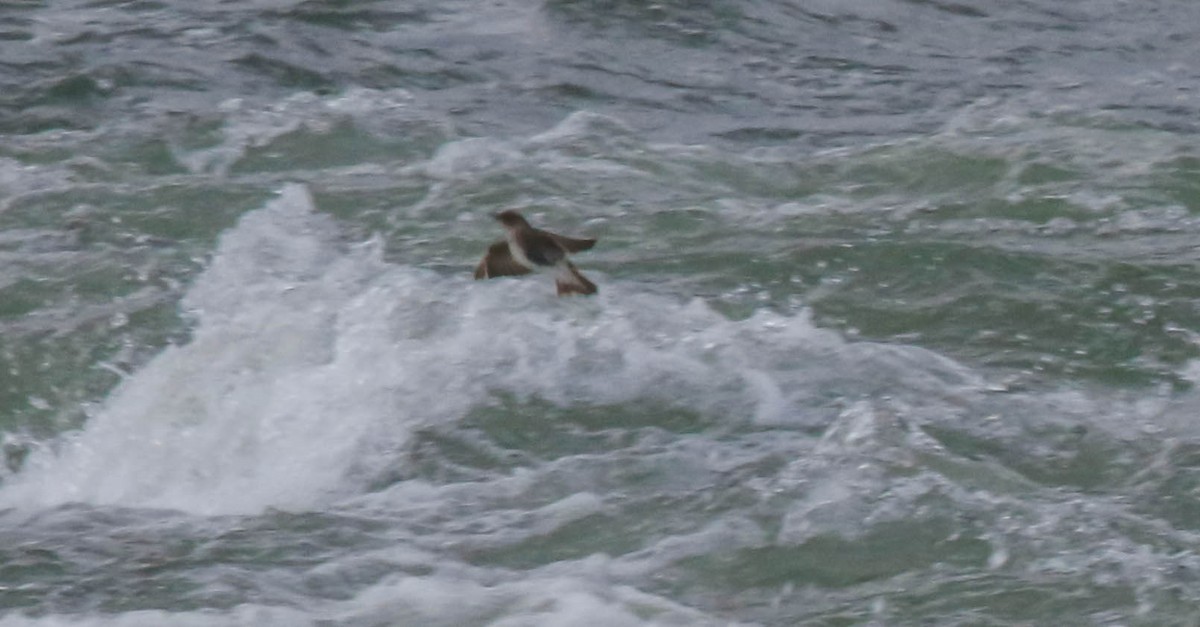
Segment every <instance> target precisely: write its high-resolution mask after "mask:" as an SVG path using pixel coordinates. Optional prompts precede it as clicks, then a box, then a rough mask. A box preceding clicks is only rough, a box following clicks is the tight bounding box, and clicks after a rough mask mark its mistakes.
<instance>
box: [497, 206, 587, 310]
mask: <svg viewBox="0 0 1200 627" xmlns="http://www.w3.org/2000/svg"><path fill="white" fill-rule="evenodd" d="M493 217H494V218H496V220H497V221H499V222H500V223H501V224H503V225H504V230H505V236H504V239H502V240H499V241H497V242H496V243H494V244H492V245H491V246H489V247H488V250H487V253H486V254H484V256H483V259H481V260H480V261H479V265H478V266H476V267H475V278H476V279H491V278H495V277H500V276H519V275H522V274H529V273H530V272H533V271H534V270H539V269H551V268H553V269H555V270H557V273H556V275H555V277H554V282H555V285H556V286H557V288H558V295H559V296H568V295H571V294H584V295H587V294H595V293H596V284H595V283H592V282H591V281H589V280H588V279H587V277H585V276H583V275H582V274H581V273H580V272H579V269H578V268H576V267H575V264H573V263H571V260H570V259H568V258H567V253H577V252H580V251H584V250H587V249H589V248H591V247H592V246H595V245H596V240H595V239H581V238H574V237H564V236H562V235H559V234H557V233H551V232H549V231H543V230H541V229H536V228H534V227H532V226H530V224H529V222H527V221H526V220H525V218H524V217H523V216H522V215H521V214H519V213H517V212H516V211H513V210H511V209H509V210H507V211H501V212H500V213H497V214H495V215H494V216H493Z"/></svg>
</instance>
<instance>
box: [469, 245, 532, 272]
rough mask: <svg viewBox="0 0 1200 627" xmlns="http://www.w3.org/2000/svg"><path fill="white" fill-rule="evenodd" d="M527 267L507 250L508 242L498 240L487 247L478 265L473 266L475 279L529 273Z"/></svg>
mask: <svg viewBox="0 0 1200 627" xmlns="http://www.w3.org/2000/svg"><path fill="white" fill-rule="evenodd" d="M529 272H530V270H529V268H526V267H525V266H523V265H521V264H519V263H517V260H516V259H513V256H512V253H511V252H509V250H508V242H507V241H505V240H500V241H498V242H496V243H495V244H492V245H491V246H489V247H488V250H487V253H486V254H485V255H484V256H483V259H480V260H479V265H478V266H475V278H476V279H491V278H495V277H498V276H519V275H522V274H529Z"/></svg>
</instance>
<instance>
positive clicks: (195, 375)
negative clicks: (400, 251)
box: [0, 186, 977, 513]
mask: <svg viewBox="0 0 1200 627" xmlns="http://www.w3.org/2000/svg"><path fill="white" fill-rule="evenodd" d="M336 234H337V231H336V225H335V224H333V223H332V221H331V220H329V219H328V218H327V217H325V216H322V215H320V214H317V213H314V211H313V206H312V200H311V198H310V197H309V195H308V192H307V190H306V189H305V188H303V187H301V186H291V187H288V188H286V189H285V190H284V191H283V192H282V193H281V195H280V196H279V198H277V199H275V200H274V201H272V202H271V203H269V204H268V206H266V207H265V208H263V209H262V210H259V211H256V212H252V213H250V214H247V215H246V216H244V217H243V219H242V220H241V221H240V223H239V224H238V225H237V226H236V227H235V228H234V229H232V230H231V231H229V232H227V233H226V234H225V235H224V236H223V237H222V238H221V241H220V243H219V246H218V248H217V250H216V253H215V255H214V258H213V261H212V263H211V265H210V266H209V268H207V269H206V270H205V272H204V273H203V274H202V275H201V276H200V277H199V278H198V279H197V281H196V282H195V284H194V285H193V286H192V288H191V289H190V291H189V293H188V294H187V296H186V297H185V299H184V307H185V308H186V310H187V311H188V312H189V313H190V314H191V315H193V316H194V318H195V321H196V322H195V329H194V333H193V337H192V339H191V341H190V342H189V343H187V344H186V345H182V346H175V347H170V348H168V349H166V350H164V351H163V352H162V353H161V354H160V355H158V356H157V357H155V358H154V359H153V360H151V361H150V362H149V363H148V364H147V365H146V366H145V367H144V368H143V369H142V370H140V371H139V372H137V373H135V374H133V375H132V376H130V377H129V378H128V379H127V380H126V381H125V382H124V383H123V384H122V385H121V386H120V387H119V388H118V389H117V390H115V391H114V392H113V393H112V395H111V396H110V398H109V399H108V400H107V402H106V403H105V404H104V406H103V408H102V409H101V410H100V411H99V412H98V413H97V414H96V415H94V416H93V417H92V419H91V420H90V421H89V422H88V424H87V425H86V426H85V427H84V428H83V430H82V431H80V432H78V433H75V434H73V435H71V436H69V437H66V438H64V439H63V440H62V441H60V442H58V443H57V444H56V445H55V446H50V447H46V448H44V449H42V450H38V451H35V452H34V453H33V454H31V456H30V458H29V459H28V460H27V463H26V465H25V467H24V469H23V470H22V472H20V473H19V474H18V475H16V476H15V477H14V478H13V479H12V480H11V481H10V482H9V484H8V485H6V486H5V487H4V488H3V491H2V492H0V503H4V504H12V505H24V506H38V505H51V504H57V503H65V502H73V501H81V502H87V503H97V504H108V503H111V504H121V505H131V506H149V507H167V508H176V509H181V510H186V511H194V512H199V513H253V512H257V511H261V510H263V509H264V508H268V507H276V508H287V509H306V508H312V507H318V506H320V505H322V504H324V503H327V502H329V501H330V500H331V499H338V498H344V497H346V496H348V495H352V494H356V493H359V492H361V490H362V489H364V486H366V485H367V484H369V483H370V481H371V480H372V478H374V477H377V476H379V475H380V474H381V473H386V471H387V469H388V468H389V467H394V466H395V465H396V464H397V463H398V462H397V458H398V457H400V456H402V455H403V454H404V448H403V447H404V445H405V443H406V442H407V441H408V439H409V438H410V437H411V435H412V434H413V433H414V431H415V430H417V429H421V428H423V427H426V426H429V425H443V424H452V423H453V422H455V421H457V420H459V419H461V418H462V417H463V416H465V415H466V414H467V413H468V412H470V411H471V410H472V409H473V408H475V407H480V406H484V405H487V404H490V403H493V402H494V399H495V397H496V395H497V394H498V393H499V394H505V395H510V396H514V397H516V398H518V399H529V398H539V399H542V400H545V401H549V402H552V403H555V404H558V405H561V406H577V405H578V406H588V405H604V404H617V403H626V402H631V401H639V402H640V401H651V402H655V403H662V404H666V405H673V406H683V407H687V408H689V409H691V410H694V411H699V412H703V413H706V414H709V415H714V416H719V417H720V418H721V419H722V420H724V421H728V422H730V423H734V424H736V423H739V422H745V423H757V424H760V425H785V426H786V425H795V426H800V427H807V426H813V425H823V424H825V423H826V422H827V420H829V415H828V411H826V408H827V407H828V406H830V405H831V404H834V403H837V402H840V401H838V400H837V399H838V397H840V396H841V395H843V394H847V393H854V394H864V393H867V394H869V393H871V386H872V385H874V386H880V388H879V389H881V390H887V393H890V394H911V395H912V396H913V398H914V399H919V398H921V397H922V396H924V395H927V394H929V393H930V392H932V391H936V392H937V393H938V394H945V393H948V392H947V391H948V390H952V389H953V388H955V387H956V386H974V385H976V383H977V382H975V381H974V380H973V379H972V376H971V375H970V374H969V373H968V372H966V371H965V370H964V369H962V368H961V367H960V366H958V365H957V364H954V363H953V362H950V361H948V360H945V359H943V358H940V357H937V356H936V355H934V354H932V353H928V352H927V351H922V350H919V349H909V348H899V347H885V346H878V345H873V344H867V343H860V344H853V343H847V342H846V341H844V340H843V339H842V338H841V337H840V336H838V335H836V334H834V333H832V332H829V331H824V330H820V329H817V328H815V327H813V325H812V324H811V323H810V321H809V320H808V317H807V315H806V314H800V315H796V316H786V315H781V314H777V313H770V312H760V313H758V314H757V315H755V316H753V317H751V318H749V319H746V320H742V321H731V320H728V319H727V318H725V317H723V316H721V315H720V314H718V313H716V312H715V311H713V310H712V309H711V308H709V307H708V306H707V305H705V304H704V303H703V302H701V301H698V300H696V301H691V302H681V301H679V300H677V299H673V298H669V297H665V296H660V295H655V294H650V293H646V292H644V291H641V290H639V289H638V288H637V286H636V285H624V284H620V283H613V282H610V283H608V284H606V285H605V289H604V290H603V291H602V293H601V295H600V296H599V297H598V298H591V299H559V298H557V297H555V296H554V295H553V288H552V286H550V285H549V284H548V283H547V282H546V281H539V280H537V277H533V278H526V279H525V280H498V281H488V282H474V281H472V280H471V279H470V278H469V276H466V273H465V272H464V274H463V275H461V276H460V275H453V276H445V275H442V274H438V273H435V272H431V271H427V270H422V269H417V268H412V267H405V266H395V265H390V264H387V263H384V262H383V261H382V260H381V259H380V255H379V250H378V246H377V245H376V243H374V242H368V243H366V244H363V245H359V246H355V247H350V248H348V249H347V248H346V247H344V246H342V245H340V244H338V243H337V241H336ZM864 381H869V382H871V383H870V384H864V383H863V382H864ZM913 402H917V401H916V400H914V401H913Z"/></svg>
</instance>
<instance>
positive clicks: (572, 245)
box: [546, 231, 596, 253]
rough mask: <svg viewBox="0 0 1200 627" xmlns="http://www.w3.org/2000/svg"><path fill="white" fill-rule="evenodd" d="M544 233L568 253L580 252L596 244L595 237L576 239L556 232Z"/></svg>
mask: <svg viewBox="0 0 1200 627" xmlns="http://www.w3.org/2000/svg"><path fill="white" fill-rule="evenodd" d="M546 235H549V236H550V237H551V238H552V239H553V240H554V241H556V242H558V245H559V246H562V248H563V250H565V251H567V252H569V253H578V252H582V251H585V250H587V249H589V248H591V247H592V246H595V245H596V240H595V238H589V239H578V238H574V237H566V236H563V235H559V234H558V233H550V232H548V231H547V232H546Z"/></svg>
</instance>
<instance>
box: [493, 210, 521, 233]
mask: <svg viewBox="0 0 1200 627" xmlns="http://www.w3.org/2000/svg"><path fill="white" fill-rule="evenodd" d="M492 217H493V218H496V221H497V222H499V223H500V224H503V225H504V227H505V228H508V229H513V228H517V227H522V226H529V223H528V222H526V221H525V218H524V217H522V216H521V214H519V213H517V212H516V211H514V210H512V209H505V210H504V211H501V212H500V213H495V214H492Z"/></svg>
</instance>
